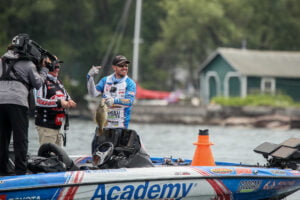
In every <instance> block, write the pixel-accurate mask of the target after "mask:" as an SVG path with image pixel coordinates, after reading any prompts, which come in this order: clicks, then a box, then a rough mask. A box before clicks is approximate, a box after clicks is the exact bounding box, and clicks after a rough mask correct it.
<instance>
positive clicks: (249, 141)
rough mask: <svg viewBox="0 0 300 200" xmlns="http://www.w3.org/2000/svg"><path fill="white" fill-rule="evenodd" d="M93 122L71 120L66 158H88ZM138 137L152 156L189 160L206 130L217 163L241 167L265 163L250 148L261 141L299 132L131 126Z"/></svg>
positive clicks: (32, 143) (34, 139)
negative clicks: (195, 143) (70, 156)
mask: <svg viewBox="0 0 300 200" xmlns="http://www.w3.org/2000/svg"><path fill="white" fill-rule="evenodd" d="M95 126H96V125H95V123H94V122H93V121H83V120H78V119H71V120H70V130H69V131H68V133H67V147H64V148H65V150H66V151H67V153H68V154H69V155H76V154H77V155H82V154H86V155H90V153H91V148H90V144H91V141H92V138H93V134H94V133H93V132H94V130H95ZM129 128H130V129H134V130H136V131H137V132H138V134H139V135H140V137H141V139H142V142H143V144H144V146H145V148H146V150H147V152H148V153H149V154H150V155H151V156H163V157H169V156H173V157H181V158H189V159H191V158H192V157H193V154H194V150H195V146H194V145H193V142H196V141H197V137H198V130H199V129H209V135H210V141H211V142H213V143H214V145H213V146H211V149H212V152H213V155H214V158H215V160H216V161H225V162H237V163H239V162H242V163H244V164H257V163H260V164H264V163H266V160H265V159H264V158H263V157H262V155H260V154H257V153H255V152H253V149H254V148H255V147H257V146H258V145H260V144H261V143H263V142H272V143H276V144H279V143H281V142H283V141H284V140H287V139H289V138H291V137H298V138H299V137H300V134H299V133H300V130H297V129H293V130H284V131H283V130H269V129H252V128H251V129H250V128H243V127H220V126H198V125H179V124H176V125H174V124H172V125H170V124H133V123H132V124H130V127H129ZM29 129H30V131H29V152H30V153H32V154H37V151H38V148H39V144H38V136H37V132H36V130H35V129H34V124H33V121H30V126H29ZM299 199H300V192H297V193H296V194H293V195H291V196H290V197H288V198H287V200H299Z"/></svg>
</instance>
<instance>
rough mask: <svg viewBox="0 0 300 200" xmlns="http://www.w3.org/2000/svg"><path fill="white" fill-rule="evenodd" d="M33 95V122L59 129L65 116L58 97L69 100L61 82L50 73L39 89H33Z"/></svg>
mask: <svg viewBox="0 0 300 200" xmlns="http://www.w3.org/2000/svg"><path fill="white" fill-rule="evenodd" d="M34 94H35V95H34V96H35V105H36V107H35V108H36V109H35V124H36V125H38V126H42V127H46V128H51V129H60V127H61V125H62V123H63V120H64V118H65V109H64V108H62V107H61V104H60V99H64V100H69V99H70V96H69V94H68V93H67V91H66V90H65V88H64V86H63V85H62V83H61V82H60V81H59V80H58V79H57V78H56V77H53V76H52V75H50V74H48V75H47V79H46V81H45V83H44V84H43V86H42V87H41V88H40V89H39V90H35V91H34Z"/></svg>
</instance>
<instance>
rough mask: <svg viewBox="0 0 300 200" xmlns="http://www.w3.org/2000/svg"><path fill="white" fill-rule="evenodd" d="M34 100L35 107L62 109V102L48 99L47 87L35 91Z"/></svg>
mask: <svg viewBox="0 0 300 200" xmlns="http://www.w3.org/2000/svg"><path fill="white" fill-rule="evenodd" d="M33 93H34V100H35V106H39V107H48V108H56V107H61V102H58V100H57V99H47V98H46V96H47V87H44V86H42V87H40V88H39V89H38V90H37V89H34V90H33Z"/></svg>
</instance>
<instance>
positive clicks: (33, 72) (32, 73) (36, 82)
mask: <svg viewBox="0 0 300 200" xmlns="http://www.w3.org/2000/svg"><path fill="white" fill-rule="evenodd" d="M29 65H30V66H29V70H28V81H29V83H30V85H31V86H32V87H33V88H35V89H39V88H40V87H41V86H42V85H43V83H44V82H45V80H46V78H47V73H48V71H49V70H48V68H46V67H42V68H41V70H40V72H38V71H37V69H36V66H35V65H34V64H33V63H32V62H31V63H29Z"/></svg>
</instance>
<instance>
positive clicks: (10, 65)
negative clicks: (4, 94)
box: [0, 57, 31, 90]
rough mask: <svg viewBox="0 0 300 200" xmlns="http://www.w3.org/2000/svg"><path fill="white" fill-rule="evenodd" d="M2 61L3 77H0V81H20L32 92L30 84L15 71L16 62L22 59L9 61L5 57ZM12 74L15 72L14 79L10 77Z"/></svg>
mask: <svg viewBox="0 0 300 200" xmlns="http://www.w3.org/2000/svg"><path fill="white" fill-rule="evenodd" d="M1 60H2V68H3V69H2V72H3V73H2V76H1V77H0V80H5V81H19V82H21V83H23V84H24V85H25V87H26V88H27V89H28V90H30V88H31V87H30V84H29V83H27V82H26V81H25V80H24V79H23V78H22V77H21V76H20V75H19V74H18V72H17V71H16V70H15V68H14V66H15V64H16V62H18V61H19V60H20V59H7V58H5V57H2V58H1ZM10 72H13V74H14V76H15V78H14V77H12V76H11V75H10Z"/></svg>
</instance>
